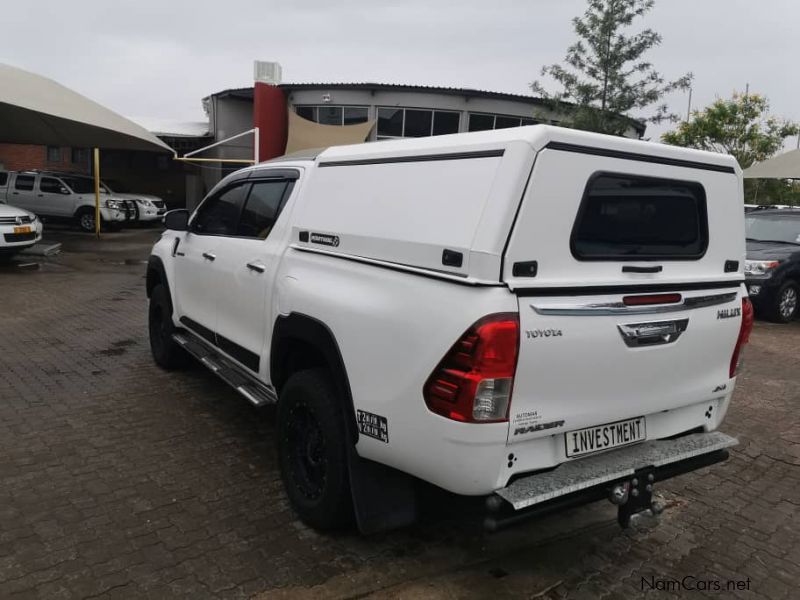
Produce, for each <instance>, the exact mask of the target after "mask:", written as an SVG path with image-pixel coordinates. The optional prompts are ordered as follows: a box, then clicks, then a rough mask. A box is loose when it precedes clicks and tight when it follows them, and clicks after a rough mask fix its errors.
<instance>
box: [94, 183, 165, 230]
mask: <svg viewBox="0 0 800 600" xmlns="http://www.w3.org/2000/svg"><path fill="white" fill-rule="evenodd" d="M103 184H104V185H105V187H106V189H108V191H109V193H111V194H113V195H114V196H115V197H117V198H124V199H126V200H130V201H132V202H134V203H135V204H134V207H135V209H136V216H135V219H136V220H137V221H140V222H143V223H151V222H153V221H160V220H161V219H163V218H164V213H166V212H167V203H166V202H164V200H163V199H161V198H159V197H158V196H152V195H150V194H139V193H134V192H131V191H129V189H128V188H127V187H126V186H124V185H123V184H122V183H120V182H119V181H115V180H111V179H106V180H104V181H103Z"/></svg>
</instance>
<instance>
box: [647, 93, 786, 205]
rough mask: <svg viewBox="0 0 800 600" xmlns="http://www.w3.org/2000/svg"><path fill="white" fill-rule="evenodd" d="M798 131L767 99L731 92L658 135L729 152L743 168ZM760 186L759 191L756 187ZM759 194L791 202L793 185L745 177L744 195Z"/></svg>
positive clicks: (778, 147)
mask: <svg viewBox="0 0 800 600" xmlns="http://www.w3.org/2000/svg"><path fill="white" fill-rule="evenodd" d="M798 133H800V127H798V125H797V124H796V123H793V122H791V121H786V120H784V119H780V118H778V117H775V116H772V115H770V114H769V100H767V98H765V97H764V96H761V95H759V94H750V93H745V94H739V93H736V92H734V93H733V96H732V97H731V98H729V99H720V98H718V99H717V100H715V101H714V102H713V103H712V104H711V105H709V106H707V107H706V108H704V109H703V110H701V111H694V112H693V113H692V115H691V118H690V119H689V120H688V121H684V122H682V123H680V124H679V125H678V127H677V129H675V130H674V131H670V132H667V133H665V134H664V135H663V136H661V139H662V140H663V141H664V142H666V143H667V144H672V145H674V146H684V147H686V148H698V149H700V150H710V151H711V152H720V153H723V154H731V155H732V156H734V157H735V158H736V160H737V161H739V166H741V167H742V169H746V168H747V167H749V166H751V165H752V164H753V163H757V162H761V161H763V160H766V159H768V158H770V157H771V156H773V155H774V154H775V153H777V152H778V151H779V150H781V149H782V148H783V143H784V141H785V140H786V138H788V137H791V136H794V135H797V134H798ZM759 190H760V191H759ZM756 195H758V196H761V198H762V200H763V199H764V198H765V197H766V198H770V199H772V200H773V201H774V202H775V203H778V204H794V203H795V199H796V197H797V191H796V189H795V186H794V185H792V184H790V183H788V182H781V181H777V180H766V179H764V180H761V179H755V180H753V179H746V180H745V198H746V199H748V200H749V199H753V198H755V196H756Z"/></svg>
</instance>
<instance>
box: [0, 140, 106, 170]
mask: <svg viewBox="0 0 800 600" xmlns="http://www.w3.org/2000/svg"><path fill="white" fill-rule="evenodd" d="M90 160H91V152H90V151H89V149H88V148H69V147H61V146H38V145H33V144H3V143H0V168H2V169H5V170H7V171H23V170H26V169H39V170H51V171H68V172H70V173H84V174H88V173H89V172H90V170H91V164H90Z"/></svg>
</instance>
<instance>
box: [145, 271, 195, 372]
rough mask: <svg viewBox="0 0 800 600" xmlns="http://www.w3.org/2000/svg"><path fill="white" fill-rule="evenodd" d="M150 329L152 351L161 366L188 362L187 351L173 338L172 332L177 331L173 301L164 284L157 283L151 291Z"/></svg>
mask: <svg viewBox="0 0 800 600" xmlns="http://www.w3.org/2000/svg"><path fill="white" fill-rule="evenodd" d="M148 329H149V331H150V352H151V353H152V354H153V360H155V362H156V364H157V365H158V366H159V367H161V368H162V369H167V370H172V369H177V368H180V367H182V366H184V365H185V364H186V361H187V358H188V356H187V354H186V351H185V350H184V349H183V348H181V347H180V346H179V345H178V344H177V343H175V340H173V339H172V334H173V333H174V332H175V326H174V325H173V323H172V301H171V300H170V297H169V292H167V289H166V288H165V287H164V286H163V285H162V284H158V285H156V286H155V287H154V288H153V291H152V292H151V293H150V307H149V310H148Z"/></svg>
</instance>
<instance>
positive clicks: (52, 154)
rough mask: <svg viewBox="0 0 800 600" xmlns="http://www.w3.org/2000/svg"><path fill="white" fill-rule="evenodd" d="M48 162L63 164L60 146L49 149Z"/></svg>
mask: <svg viewBox="0 0 800 600" xmlns="http://www.w3.org/2000/svg"><path fill="white" fill-rule="evenodd" d="M47 162H52V163H59V162H61V148H60V147H59V146H48V147H47Z"/></svg>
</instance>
